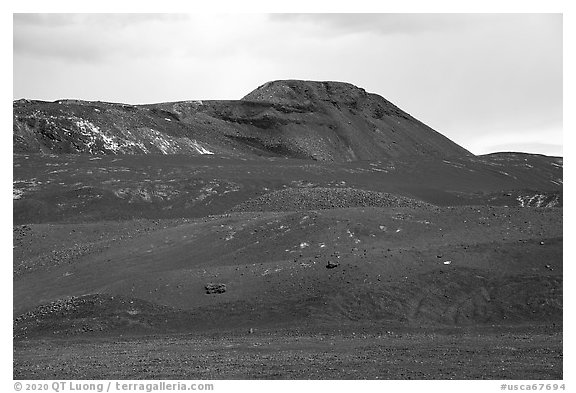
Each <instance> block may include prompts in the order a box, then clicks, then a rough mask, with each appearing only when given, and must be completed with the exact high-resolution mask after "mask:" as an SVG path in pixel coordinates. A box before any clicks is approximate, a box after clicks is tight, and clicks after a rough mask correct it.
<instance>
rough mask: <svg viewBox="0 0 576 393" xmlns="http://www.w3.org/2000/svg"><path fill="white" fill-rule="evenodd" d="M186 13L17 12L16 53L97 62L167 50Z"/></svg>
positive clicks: (168, 50) (150, 55) (157, 54)
mask: <svg viewBox="0 0 576 393" xmlns="http://www.w3.org/2000/svg"><path fill="white" fill-rule="evenodd" d="M187 21H188V16H187V15H181V14H15V15H14V54H15V55H17V56H38V57H45V58H55V59H61V60H62V61H73V62H85V63H97V62H103V61H105V60H109V59H114V58H119V57H120V58H134V57H154V56H161V55H166V54H167V53H169V52H170V51H171V50H173V48H174V47H173V45H166V40H165V39H166V38H167V37H169V35H170V32H171V31H173V30H174V28H175V26H176V27H177V26H179V24H180V25H181V24H185V23H186V22H187Z"/></svg>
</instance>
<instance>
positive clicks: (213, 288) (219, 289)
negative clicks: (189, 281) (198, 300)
mask: <svg viewBox="0 0 576 393" xmlns="http://www.w3.org/2000/svg"><path fill="white" fill-rule="evenodd" d="M204 288H205V289H206V293H207V294H213V293H216V294H218V293H224V292H226V284H221V283H218V284H215V283H208V284H206V286H205V287H204Z"/></svg>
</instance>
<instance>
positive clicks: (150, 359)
mask: <svg viewBox="0 0 576 393" xmlns="http://www.w3.org/2000/svg"><path fill="white" fill-rule="evenodd" d="M562 359H563V353H562V332H561V331H560V330H559V328H556V329H555V331H551V330H549V329H548V328H542V327H539V328H527V329H518V328H514V329H490V330H479V329H475V330H456V331H450V332H439V331H432V330H430V331H428V332H425V331H416V332H394V331H383V332H381V333H374V331H372V332H370V333H366V332H362V331H361V330H358V331H357V332H354V331H346V332H337V331H336V332H333V333H330V334H327V333H310V332H308V333H304V334H302V333H297V332H289V331H269V332H261V331H256V332H255V333H254V334H242V335H239V336H238V335H237V336H232V335H228V334H223V333H215V334H204V335H201V336H198V335H194V336H192V335H188V336H181V335H180V336H150V337H128V338H126V337H124V338H122V337H112V338H103V337H99V338H89V337H84V338H75V339H71V340H31V341H18V342H15V346H14V379H532V380H535V379H548V380H558V379H562V377H563V373H562Z"/></svg>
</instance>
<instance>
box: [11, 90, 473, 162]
mask: <svg viewBox="0 0 576 393" xmlns="http://www.w3.org/2000/svg"><path fill="white" fill-rule="evenodd" d="M13 137H14V151H15V152H28V153H30V152H44V153H56V154H60V153H89V154H149V153H152V154H187V155H211V154H216V155H221V156H228V157H237V156H253V155H258V156H281V157H295V158H305V159H316V160H330V161H350V160H373V159H383V158H387V157H401V156H410V155H419V156H436V157H450V156H459V157H465V156H471V154H470V153H469V152H468V151H467V150H465V149H464V148H462V147H460V146H458V145H457V144H455V143H453V142H451V141H450V140H449V139H447V138H445V137H444V136H442V135H441V134H439V133H437V132H436V131H434V130H432V129H431V128H430V127H427V126H426V125H425V124H423V123H421V122H420V121H418V120H416V119H414V118H413V117H411V116H410V115H408V114H407V113H405V112H403V111H402V110H400V109H399V108H397V107H396V106H394V105H393V104H391V103H390V102H388V101H387V100H385V99H384V98H382V97H380V96H378V95H376V94H370V93H367V92H366V91H365V90H364V89H361V88H358V87H356V86H353V85H350V84H347V83H340V82H309V81H276V82H269V83H267V84H265V85H263V86H261V87H259V88H258V89H256V90H255V91H253V92H252V93H250V94H248V95H247V96H246V97H244V98H243V99H242V100H239V101H185V102H176V103H164V104H152V105H136V106H135V105H125V104H112V103H103V102H85V101H77V100H60V101H56V102H42V101H28V100H19V101H15V102H14V135H13Z"/></svg>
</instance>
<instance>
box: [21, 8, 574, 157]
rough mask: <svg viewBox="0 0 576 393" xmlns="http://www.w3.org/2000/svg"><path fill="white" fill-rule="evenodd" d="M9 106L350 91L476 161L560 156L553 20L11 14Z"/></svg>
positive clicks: (556, 19)
mask: <svg viewBox="0 0 576 393" xmlns="http://www.w3.org/2000/svg"><path fill="white" fill-rule="evenodd" d="M13 32H14V57H13V59H14V60H13V61H14V64H13V65H14V93H13V97H14V99H19V98H29V99H41V100H51V101H52V100H56V99H61V98H78V99H85V100H102V101H112V102H126V103H134V104H137V103H152V102H164V101H179V100H190V99H240V98H241V97H243V96H244V95H246V94H247V93H249V92H250V91H251V90H253V89H255V88H256V87H258V86H259V85H261V84H263V83H265V82H267V81H270V80H276V79H307V80H321V81H325V80H335V81H344V82H350V83H353V84H355V85H357V86H360V87H362V88H364V89H366V90H367V91H369V92H372V93H376V94H379V95H381V96H383V97H385V98H386V99H388V100H390V101H392V102H393V103H394V104H396V105H398V106H399V107H400V108H401V109H403V110H405V111H406V112H408V113H410V114H411V115H413V116H415V117H416V118H418V119H419V120H421V121H423V122H424V123H426V124H428V125H429V126H431V127H432V128H434V129H436V130H437V131H439V132H440V133H442V134H444V135H446V136H447V137H449V138H450V139H452V140H454V141H455V142H457V143H459V144H460V145H462V146H464V147H465V148H467V149H468V150H470V151H472V152H473V153H476V154H483V153H489V152H494V151H525V152H531V153H542V154H549V155H562V86H563V83H562V16H561V14H272V15H266V14H228V15H217V14H198V15H189V14H82V15H80V14H15V15H14V28H13Z"/></svg>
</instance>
